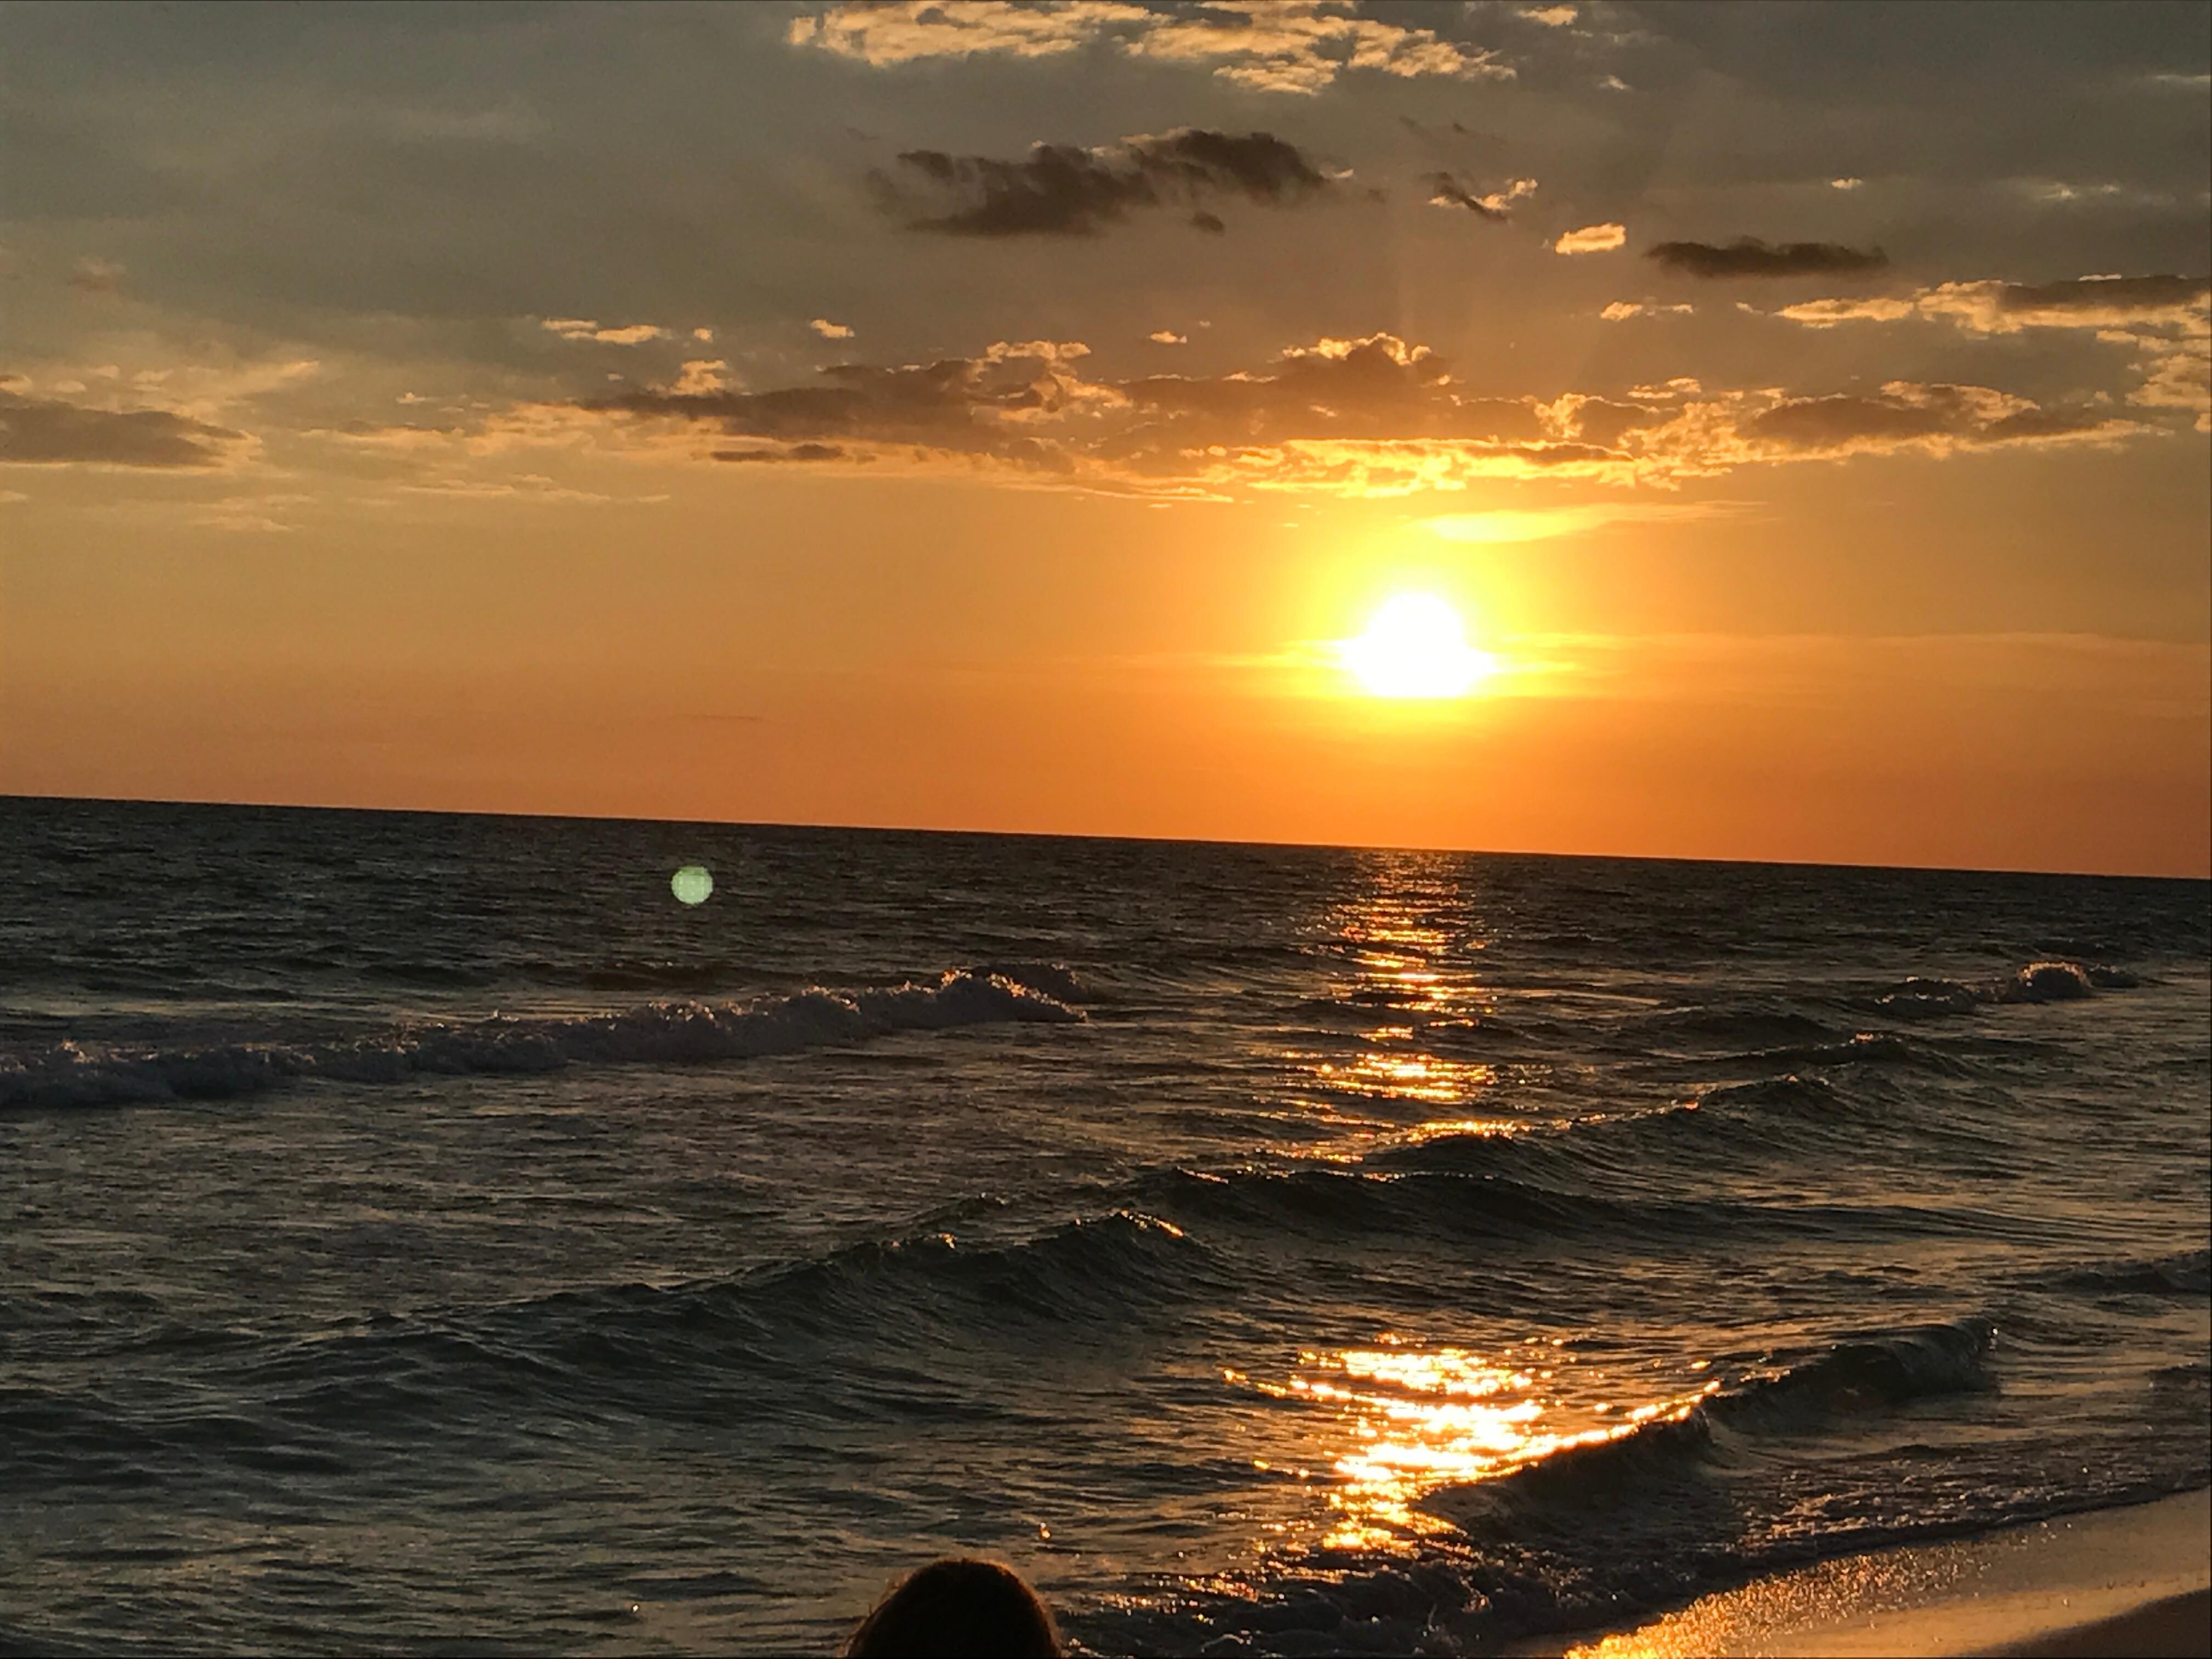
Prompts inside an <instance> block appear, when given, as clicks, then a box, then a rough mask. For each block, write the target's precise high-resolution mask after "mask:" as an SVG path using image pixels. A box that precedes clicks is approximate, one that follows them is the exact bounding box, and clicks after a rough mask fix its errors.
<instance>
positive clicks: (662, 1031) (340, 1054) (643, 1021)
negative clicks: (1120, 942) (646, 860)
mask: <svg viewBox="0 0 2212 1659" xmlns="http://www.w3.org/2000/svg"><path fill="white" fill-rule="evenodd" d="M1082 1018H1083V1015H1082V1013H1081V1012H1079V1010H1077V1009H1074V1008H1071V1007H1069V1006H1067V1005H1066V1003H1064V1002H1062V1001H1060V1000H1058V999H1057V998H1055V997H1052V996H1049V995H1047V994H1045V993H1044V992H1042V991H1040V990H1037V989H1035V988H1034V987H1030V986H1029V985H1025V984H1024V983H1022V982H1021V981H1018V980H1013V979H1010V978H1008V977H1006V975H1003V974H987V973H980V972H975V971H970V970H966V969H962V970H958V971H955V972H951V973H948V974H946V975H944V976H943V977H942V978H941V979H939V981H937V982H936V983H935V984H933V985H914V984H908V985H898V986H890V987H880V988H876V989H868V990H860V991H827V990H820V989H815V990H809V991H802V992H800V993H799V994H797V995H795V996H787V997H771V998H767V999H764V1000H760V1001H757V1002H751V1003H732V1002H698V1001H690V1000H672V1001H656V1002H649V1003H646V1004H643V1005H641V1006H638V1007H635V1008H626V1009H621V1010H618V1011H615V1012H607V1013H597V1014H577V1015H569V1016H566V1017H556V1018H523V1019H516V1018H506V1017H504V1016H501V1015H494V1016H492V1017H491V1018H489V1019H482V1020H471V1021H466V1022H453V1023H445V1024H429V1025H421V1026H413V1027H408V1028H404V1029H400V1030H393V1031H390V1032H387V1033H384V1034H382V1035H380V1036H374V1037H367V1038H362V1039H359V1040H357V1041H355V1042H332V1043H313V1044H286V1043H276V1042H230V1043H220V1044H216V1045H212V1046H208V1047H202V1048H167V1049H164V1048H154V1049H143V1050H126V1049H92V1048H82V1047H80V1046H79V1045H78V1044H76V1043H74V1042H62V1043H58V1044H57V1045H55V1046H54V1047H53V1048H49V1049H46V1051H44V1052H43V1053H40V1054H33V1055H31V1056H29V1057H28V1058H22V1057H0V1109H8V1108H11V1107H14V1108H21V1107H33V1108H36V1107H55V1106H99V1105H129V1104H133V1103H152V1102H163V1101H176V1100H227V1099H232V1098H235V1097H239V1096H241V1095H249V1094H255V1093H258V1092H260V1091H263V1090H266V1089H270V1088H275V1087H277V1086H279V1085H283V1084H285V1083H288V1082H291V1081H294V1080H295V1079H312V1078H332V1079H342V1080H344V1081H347V1082H353V1083H397V1082H399V1081H400V1080H402V1079H406V1078H410V1077H416V1076H422V1075H426V1074H427V1075H432V1076H472V1075H500V1074H508V1073H535V1072H550V1071H556V1070H558V1069H560V1068H562V1067H563V1066H572V1065H625V1064H638V1063H647V1064H663V1065H666V1064H693V1063H697V1062H702V1061H709V1060H751V1059H757V1058H759V1057H761V1056H763V1055H768V1054H793V1053H796V1052H799V1050H802V1049H806V1048H823V1047H828V1046H830V1045H833V1044H836V1043H843V1042H859V1041H861V1040H863V1039H865V1038H868V1037H874V1036H887V1035H889V1034H890V1033H892V1032H896V1031H933V1030H948V1029H951V1028H952V1027H956V1026H963V1025H985V1024H1002V1023H1007V1022H1017V1023H1059V1024H1065V1023H1068V1022H1073V1021H1080V1020H1081V1019H1082Z"/></svg>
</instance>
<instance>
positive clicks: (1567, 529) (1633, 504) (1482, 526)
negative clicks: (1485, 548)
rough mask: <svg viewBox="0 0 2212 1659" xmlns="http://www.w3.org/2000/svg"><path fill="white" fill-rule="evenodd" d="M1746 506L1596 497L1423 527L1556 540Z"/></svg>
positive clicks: (1491, 539)
mask: <svg viewBox="0 0 2212 1659" xmlns="http://www.w3.org/2000/svg"><path fill="white" fill-rule="evenodd" d="M1744 510H1745V508H1744V504H1743V503H1741V502H1739V501H1695V502H1684V503H1680V504H1675V503H1668V502H1656V501H1593V502H1589V503H1586V504H1584V505H1582V506H1578V507H1504V508H1499V509H1498V510H1497V511H1494V512H1490V513H1447V514H1445V515H1444V516H1443V517H1441V518H1435V519H1430V520H1425V522H1424V523H1423V525H1422V526H1421V527H1422V528H1423V529H1424V530H1426V531H1427V532H1429V533H1430V534H1431V536H1437V537H1440V538H1443V540H1445V541H1449V542H1475V543H1481V544H1492V543H1500V542H1538V541H1550V540H1553V539H1554V538H1558V537H1561V536H1577V535H1580V534H1582V533H1583V532H1585V531H1589V530H1599V529H1602V528H1603V527H1604V526H1607V525H1613V524H1681V523H1689V522H1694V521H1696V520H1702V519H1719V518H1728V517H1731V516H1733V515H1735V514H1737V513H1741V512H1743V511H1744Z"/></svg>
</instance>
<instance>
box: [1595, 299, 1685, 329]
mask: <svg viewBox="0 0 2212 1659" xmlns="http://www.w3.org/2000/svg"><path fill="white" fill-rule="evenodd" d="M1696 310H1697V307H1695V306H1693V305H1690V304H1688V303H1686V302H1684V303H1681V304H1677V305H1661V304H1660V303H1659V302H1658V301H1656V300H1615V301H1613V303H1612V304H1611V305H1608V306H1607V307H1606V308H1605V309H1604V310H1603V311H1601V312H1599V313H1598V315H1599V316H1600V317H1601V318H1602V319H1604V320H1605V321H1607V322H1608V323H1625V322H1626V321H1627V320H1628V319H1630V318H1632V317H1687V316H1689V315H1690V314H1691V313H1693V312H1695V311H1696Z"/></svg>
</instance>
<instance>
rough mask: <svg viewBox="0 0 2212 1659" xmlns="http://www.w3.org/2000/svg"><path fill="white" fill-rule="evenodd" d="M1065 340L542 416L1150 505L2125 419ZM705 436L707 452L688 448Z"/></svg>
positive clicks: (1563, 474) (1564, 473) (2088, 427)
mask: <svg viewBox="0 0 2212 1659" xmlns="http://www.w3.org/2000/svg"><path fill="white" fill-rule="evenodd" d="M1088 356H1089V352H1088V350H1087V349H1086V348H1085V347H1084V346H1083V345H1082V344H1081V343H1079V342H1073V341H1066V342H1054V341H1044V340H1032V341H1027V342H1020V343H1014V342H1000V343H998V344H996V345H994V346H992V347H990V348H989V349H987V350H986V351H985V352H983V353H981V354H980V355H979V356H973V357H952V358H943V359H939V360H938V361H936V362H928V363H908V364H902V365H897V366H885V365H875V364H866V363H841V364H837V365H835V366H833V367H831V368H827V369H824V370H823V371H822V372H821V374H819V376H818V377H817V380H816V381H815V382H814V383H812V384H807V385H800V386H781V387H774V388H770V389H766V390H761V391H739V390H729V389H723V390H716V391H712V392H686V391H684V390H682V389H681V388H679V387H671V388H668V389H665V390H660V391H650V392H629V393H625V394H623V395H621V396H618V397H615V398H607V399H603V400H599V401H594V402H591V403H587V404H576V405H569V406H565V407H564V408H563V409H562V410H541V411H538V413H537V414H535V415H534V416H532V418H533V419H536V420H538V421H539V422H541V424H542V425H543V426H544V428H546V429H547V430H558V431H559V432H561V433H562V435H563V441H566V439H568V438H572V437H573V436H574V434H575V433H576V432H577V431H578V430H580V429H581V430H586V431H588V432H590V433H592V434H593V435H595V436H596V437H597V438H599V440H601V441H609V442H612V443H615V444H617V445H627V446H631V447H641V448H644V449H647V450H649V451H656V452H659V453H676V454H681V455H690V456H701V455H711V456H712V458H713V459H716V460H718V461H736V462H749V463H755V464H761V465H772V464H775V463H779V462H787V461H790V462H801V461H804V462H813V463H817V464H819V463H830V462H842V463H846V464H848V465H866V466H870V467H872V468H877V469H878V470H890V471H912V470H923V471H944V470H948V469H949V470H952V471H963V472H971V473H972V472H975V471H978V470H982V471H987V472H994V473H995V474H996V475H997V476H998V477H1000V478H1001V479H1002V480H1004V481H1007V482H1012V483H1030V484H1049V485H1058V486H1063V487H1081V488H1087V489H1101V490H1109V491H1115V492H1120V493H1134V494H1141V495H1158V496H1164V497H1170V498H1173V497H1178V496H1180V497H1207V498H1216V499H1218V498H1225V497H1230V496H1233V495H1237V494H1240V493H1247V492H1254V491H1266V490H1288V491H1309V492H1315V493H1320V494H1329V495H1407V494H1411V493H1413V492H1416V491H1421V490H1430V489H1443V490H1452V489H1463V488H1465V487H1466V486H1467V485H1468V483H1472V482H1474V481H1475V480H1478V479H1484V478H1538V477H1549V478H1583V479H1590V480H1595V481H1600V482H1604V483H1616V484H1630V483H1645V484H1652V485H1657V486H1660V487H1668V486H1671V485H1672V484H1674V483H1678V482H1680V481H1682V480H1684V479H1687V478H1692V477H1711V476H1717V475H1718V474H1722V473H1725V472H1728V471H1732V470H1734V469H1735V468H1737V467H1741V466H1747V465H1761V464H1769V463H1780V462H1795V461H1815V460H1840V459H1847V458H1849V457H1851V456H1856V455H1865V454H1884V453H1890V454H1893V453H1918V454H1923V455H1929V456H1944V455H1949V454H1953V453H1960V452H1968V451H1976V450H1987V449H1996V448H2002V447H2021V446H2035V445H2052V444H2063V443H2078V442H2110V441H2115V440H2118V439H2119V438H2122V437H2124V436H2126V435H2129V434H2130V433H2131V432H2133V431H2136V430H2137V429H2138V422H2136V421H2134V420H2131V419H2130V418H2128V417H2126V416H2121V415H2118V414H2116V413H2114V412H2113V411H2112V410H2111V409H2109V408H2097V407H2088V406H2081V407H2045V406H2042V405H2039V404H2035V403H2033V402H2032V401H2030V400H2028V399H2027V398H2019V397H2015V396H2014V395H2012V394H2009V393H2007V392H2000V391H1996V390H1995V389H1992V388H1990V387H1986V386H1955V385H1948V384H1920V383H1917V382H1911V381H1901V380H1900V381H1892V382H1891V383H1889V384H1888V385H1886V386H1883V387H1882V388H1881V391H1880V392H1878V393H1875V394H1871V395H1866V394H1858V393H1848V394H1832V395H1815V396H1799V395H1792V394H1790V393H1787V392H1779V391H1755V392H1753V391H1745V392H1720V393H1711V394H1709V393H1707V392H1705V391H1704V390H1703V389H1702V388H1701V387H1700V386H1699V385H1698V383H1697V382H1696V381H1694V380H1676V381H1674V382H1670V383H1669V384H1668V385H1667V386H1656V387H1639V388H1638V389H1637V392H1635V394H1634V395H1633V397H1632V398H1630V399H1628V400H1625V401H1624V400H1615V399H1608V398H1601V397H1595V396H1590V395H1587V394H1583V393H1579V392H1569V393H1566V394H1565V395H1563V396H1560V397H1558V398H1553V399H1552V400H1551V401H1549V402H1545V401H1541V400H1540V399H1538V398H1526V397H1524V398H1492V397H1482V396H1477V395H1474V394H1473V393H1472V392H1469V391H1468V389H1467V387H1466V386H1465V385H1464V383H1463V382H1462V380H1460V379H1459V378H1458V377H1457V376H1455V374H1452V373H1451V371H1450V366H1449V364H1448V363H1447V362H1445V361H1444V360H1443V358H1441V357H1439V356H1437V355H1436V354H1435V353H1434V352H1432V351H1431V350H1429V349H1427V348H1426V347H1425V346H1420V345H1416V344H1411V343H1407V341H1405V340H1402V339H1401V338H1399V337H1396V336H1395V335H1391V334H1388V333H1378V334H1373V335H1370V336H1367V337H1364V338H1362V339H1326V338H1325V339H1322V340H1319V341H1316V342H1315V343H1312V344H1310V345H1304V346H1293V347H1291V348H1288V349H1285V350H1284V351H1283V352H1282V353H1280V354H1279V356H1277V357H1276V358H1275V359H1274V360H1273V362H1268V363H1267V364H1265V365H1263V366H1261V368H1258V369H1257V370H1237V371H1233V372H1231V373H1227V374H1210V375H1177V374H1150V375H1143V376H1139V377H1136V378H1133V379H1128V380H1092V379H1091V378H1089V376H1088V374H1086V369H1087V367H1088V365H1087V363H1086V362H1085V359H1086V358H1087V357H1088ZM702 440H703V441H704V443H703V445H702Z"/></svg>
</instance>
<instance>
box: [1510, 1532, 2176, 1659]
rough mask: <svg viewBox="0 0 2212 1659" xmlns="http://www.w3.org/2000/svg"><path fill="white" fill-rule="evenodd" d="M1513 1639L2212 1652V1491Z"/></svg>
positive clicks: (1653, 1656)
mask: <svg viewBox="0 0 2212 1659" xmlns="http://www.w3.org/2000/svg"><path fill="white" fill-rule="evenodd" d="M1513 1651H1515V1652H1516V1653H1517V1654H1521V1655H1524V1656H1534V1655H1540V1654H1541V1655H1558V1654H1565V1655H1567V1656H1570V1659H1694V1656H1705V1655H1712V1656H1722V1655H1740V1654H1769V1655H1777V1656H1784V1655H1815V1654H1821V1655H1831V1654H1832V1655H1839V1656H1841V1655H1855V1656H1873V1655H1881V1654H1911V1655H1928V1656H1938V1655H1940V1656H1962V1655H1971V1654H1989V1655H1996V1654H2008V1655H2020V1656H2027V1655H2039V1656H2051V1659H2058V1656H2073V1655H2093V1654H2112V1655H2121V1654H2126V1655H2136V1656H2145V1659H2148V1656H2154V1655H2182V1654H2190V1655H2208V1654H2212V1493H2208V1492H2202V1491H2199V1492H2185V1493H2183V1494H2181V1495H2179V1496H2178V1497H2173V1498H2161V1499H2160V1500H2158V1501H2157V1502H2155V1503H2150V1504H2138V1505H2136V1506H2133V1507H2131V1508H2128V1509H2121V1510H2092V1511H2090V1512H2088V1513H2087V1514H2082V1515H2072V1516H2061V1517H2059V1518H2057V1519H2055V1520H2051V1521H2045V1522H2036V1523H2034V1524H2033V1525H2030V1526H2025V1527H2016V1528H2010V1529H2008V1530H2007V1531H2003V1532H1998V1533H1990V1534H1984V1535H1983V1536H1979V1537H1974V1538H1962V1539H1954V1540H1951V1541H1946V1542H1943V1543H1938V1544H1928V1545H1917V1546H1908V1547H1900V1548H1897V1549H1887V1550H1875V1551H1872V1552H1869V1553H1866V1554H1863V1555H1852V1556H1843V1557H1839V1558H1838V1559H1835V1560H1832V1561H1824V1562H1820V1563H1818V1564H1817V1565H1812V1566H1808V1567H1802V1568H1798V1569H1796V1570H1794V1571H1790V1572H1785V1573H1780V1574H1778V1575H1776V1576H1775V1577H1771V1578H1765V1579H1761V1580H1759V1582H1757V1583H1752V1584H1747V1585H1745V1586H1743V1587H1742V1588H1741V1589H1733V1590H1725V1591H1722V1592H1719V1593H1717V1594H1715V1595H1708V1596H1705V1597H1703V1598H1701V1599H1700V1600H1699V1601H1694V1602H1692V1603H1691V1604H1690V1605H1689V1606H1688V1607H1683V1608H1681V1609H1680V1610H1678V1611H1676V1612H1674V1613H1668V1614H1665V1615H1664V1616H1662V1617H1661V1618H1658V1619H1655V1620H1650V1621H1649V1622H1648V1623H1645V1624H1643V1625H1640V1626H1635V1627H1633V1628H1631V1629H1626V1630H1619V1631H1613V1632H1589V1633H1586V1634H1584V1635H1583V1636H1580V1637H1577V1638H1565V1639H1562V1638H1552V1639H1550V1640H1549V1641H1547V1642H1546V1643H1543V1644H1527V1645H1522V1646H1517V1647H1516V1649H1514V1650H1513Z"/></svg>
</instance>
